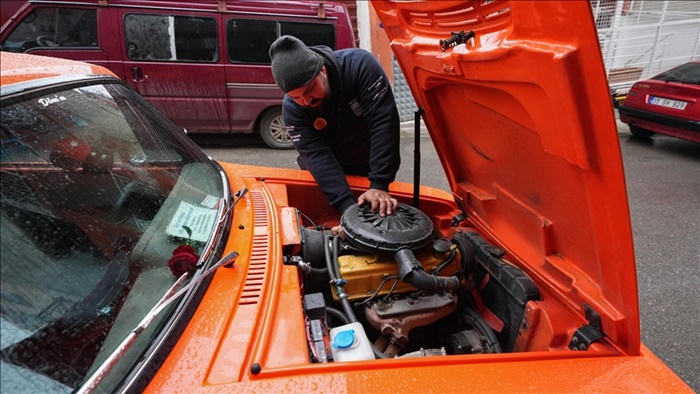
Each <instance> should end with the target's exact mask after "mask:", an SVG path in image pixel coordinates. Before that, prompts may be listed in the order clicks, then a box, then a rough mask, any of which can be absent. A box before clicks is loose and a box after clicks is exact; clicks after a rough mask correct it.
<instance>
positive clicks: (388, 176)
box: [282, 46, 401, 212]
mask: <svg viewBox="0 0 700 394" xmlns="http://www.w3.org/2000/svg"><path fill="white" fill-rule="evenodd" d="M311 49H312V50H314V51H315V52H317V53H319V54H321V56H323V58H324V63H325V66H326V72H327V75H328V81H329V84H330V88H331V104H330V105H327V106H324V108H323V109H315V110H312V109H308V108H304V107H302V106H300V105H298V104H296V103H295V102H294V100H292V99H291V98H289V96H285V97H284V102H283V104H282V117H283V119H284V123H285V124H286V125H287V127H288V132H289V135H290V137H291V139H292V142H293V143H294V147H295V148H296V150H297V152H298V153H299V156H300V158H301V160H302V162H303V164H304V166H305V167H306V169H307V170H309V171H310V172H311V175H313V177H314V179H315V180H316V183H318V185H319V186H320V187H321V190H322V191H323V194H324V195H325V196H326V198H327V199H328V201H329V202H330V204H331V205H333V207H335V208H336V209H337V210H339V211H340V212H343V211H345V209H347V208H348V207H350V206H351V205H353V204H355V203H357V198H356V197H355V196H354V195H353V194H352V193H351V191H350V187H349V186H348V182H347V180H346V178H345V175H346V174H347V175H364V176H367V178H368V179H369V182H370V188H373V189H380V190H385V191H388V190H389V184H390V183H391V182H393V181H394V179H396V172H397V171H398V169H399V164H400V163H401V156H400V152H399V137H400V136H399V114H398V111H397V109H396V102H395V101H394V94H393V93H392V91H391V85H390V83H389V79H388V78H387V76H386V74H385V73H384V70H383V69H382V67H381V66H380V64H379V62H378V61H377V59H375V58H374V56H372V54H371V53H369V52H367V51H365V50H362V49H355V48H353V49H342V50H338V51H332V50H331V49H330V48H328V47H323V46H318V47H311Z"/></svg>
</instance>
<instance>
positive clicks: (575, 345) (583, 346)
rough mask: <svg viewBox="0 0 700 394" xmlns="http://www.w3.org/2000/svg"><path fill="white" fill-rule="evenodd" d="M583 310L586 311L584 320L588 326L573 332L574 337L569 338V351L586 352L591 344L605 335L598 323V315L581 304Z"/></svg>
mask: <svg viewBox="0 0 700 394" xmlns="http://www.w3.org/2000/svg"><path fill="white" fill-rule="evenodd" d="M583 308H584V309H585V311H586V320H588V325H585V326H583V327H581V328H579V329H578V330H576V332H574V335H573V336H572V337H571V341H570V342H569V349H571V350H587V349H588V347H589V346H590V345H591V343H593V342H595V341H597V340H599V339H600V338H602V337H604V336H605V333H603V327H602V325H601V323H600V315H599V314H598V313H597V312H596V311H594V310H593V309H592V308H591V307H590V306H588V305H586V304H583Z"/></svg>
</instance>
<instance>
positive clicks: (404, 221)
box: [340, 203, 436, 254]
mask: <svg viewBox="0 0 700 394" xmlns="http://www.w3.org/2000/svg"><path fill="white" fill-rule="evenodd" d="M340 225H341V226H342V228H343V231H344V232H345V236H346V237H347V239H348V241H349V242H350V243H351V244H352V245H354V246H355V247H357V248H360V249H362V250H364V251H365V252H367V253H372V254H393V253H395V252H396V251H397V250H399V249H402V248H409V249H411V250H417V249H421V248H423V247H425V246H427V245H430V244H431V243H432V241H433V240H434V239H435V234H436V233H435V226H433V222H431V221H430V218H428V215H426V214H425V213H423V212H421V211H420V210H418V209H417V208H414V207H412V206H410V205H406V204H401V203H399V206H398V208H397V209H396V210H395V211H394V213H393V214H391V215H387V216H385V217H381V216H379V213H376V212H372V207H371V205H370V204H364V205H362V206H359V205H353V206H351V207H350V208H348V209H346V210H345V212H344V213H343V216H341V218H340Z"/></svg>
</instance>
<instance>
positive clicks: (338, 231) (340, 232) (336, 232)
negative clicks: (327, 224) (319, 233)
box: [331, 225, 347, 240]
mask: <svg viewBox="0 0 700 394" xmlns="http://www.w3.org/2000/svg"><path fill="white" fill-rule="evenodd" d="M331 235H332V236H336V235H337V236H340V239H342V240H346V239H347V238H346V237H345V231H343V227H342V226H341V225H337V226H335V227H333V228H331Z"/></svg>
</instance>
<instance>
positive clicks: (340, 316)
mask: <svg viewBox="0 0 700 394" xmlns="http://www.w3.org/2000/svg"><path fill="white" fill-rule="evenodd" d="M326 312H328V314H329V315H331V316H333V317H335V318H336V319H338V320H340V322H341V323H343V324H349V323H350V320H348V317H347V316H345V313H343V312H342V311H340V310H338V309H335V308H331V307H330V306H327V307H326Z"/></svg>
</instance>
